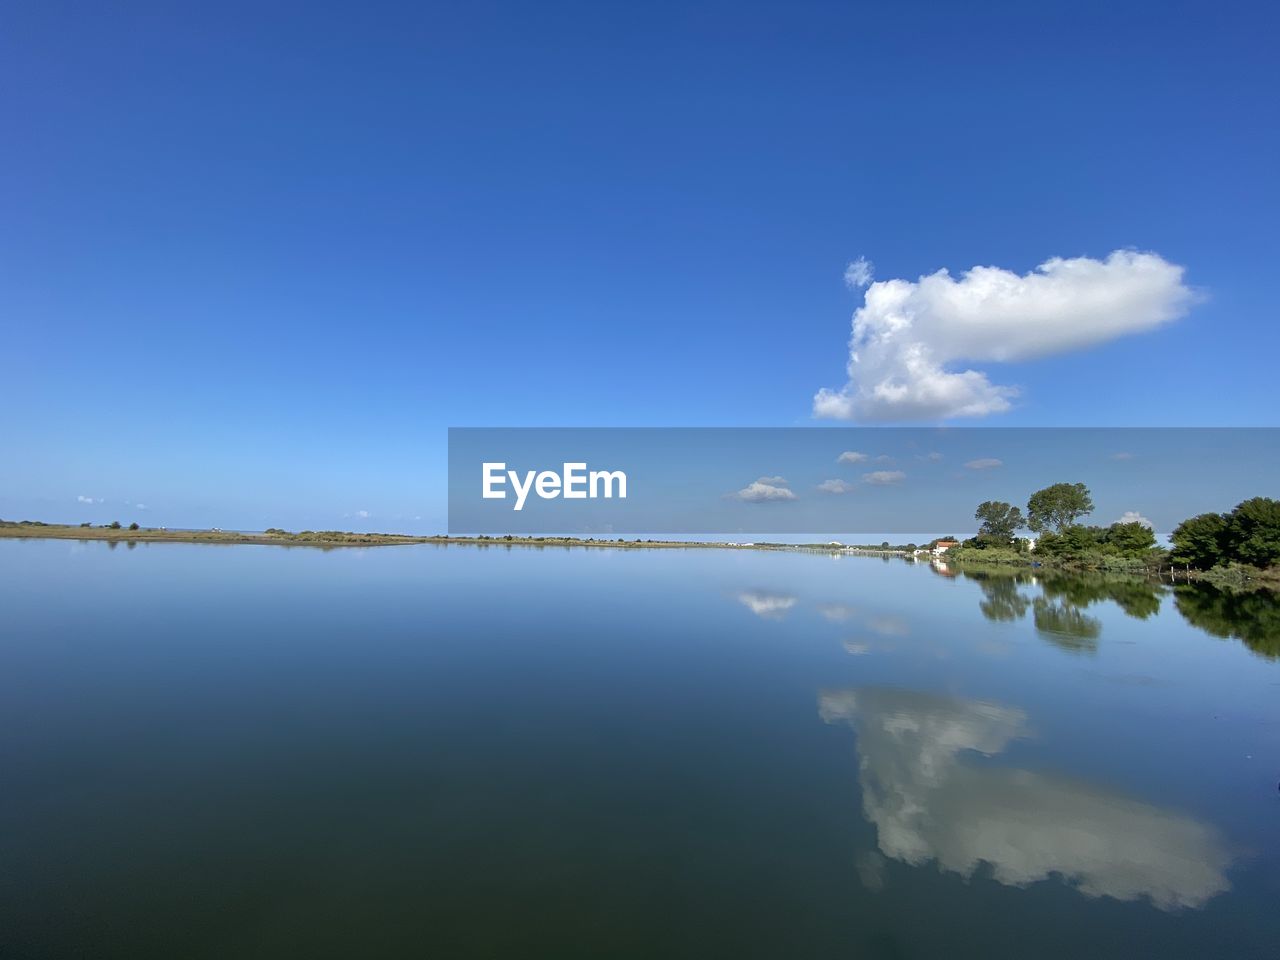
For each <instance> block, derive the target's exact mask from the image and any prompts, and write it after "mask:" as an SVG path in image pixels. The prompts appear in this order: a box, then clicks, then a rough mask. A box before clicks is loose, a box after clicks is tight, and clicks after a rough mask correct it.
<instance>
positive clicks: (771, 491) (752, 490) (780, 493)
mask: <svg viewBox="0 0 1280 960" xmlns="http://www.w3.org/2000/svg"><path fill="white" fill-rule="evenodd" d="M786 482H787V481H786V480H784V479H783V478H782V477H761V478H760V479H759V480H754V481H752V482H751V483H749V484H747V485H746V486H745V487H743V488H742V489H741V490H739V491H738V492H737V493H734V494H731V496H733V497H735V498H737V499H738V500H741V501H743V502H744V503H768V502H769V501H775V500H795V499H797V498H796V495H795V494H794V493H792V492H791V491H790V490H788V489H787V488H786V487H785V486H783V484H785V483H786Z"/></svg>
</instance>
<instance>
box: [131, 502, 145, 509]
mask: <svg viewBox="0 0 1280 960" xmlns="http://www.w3.org/2000/svg"><path fill="white" fill-rule="evenodd" d="M133 506H134V509H135V510H145V509H147V505H146V504H145V503H135V504H134V505H133Z"/></svg>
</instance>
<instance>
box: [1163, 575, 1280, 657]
mask: <svg viewBox="0 0 1280 960" xmlns="http://www.w3.org/2000/svg"><path fill="white" fill-rule="evenodd" d="M1173 602H1174V605H1175V606H1176V607H1177V608H1178V612H1179V613H1180V614H1182V616H1183V617H1184V618H1185V619H1186V621H1187V623H1189V624H1191V625H1192V626H1194V627H1199V628H1200V629H1201V630H1203V631H1204V632H1205V633H1208V634H1209V635H1211V636H1214V637H1222V638H1223V639H1235V640H1240V641H1241V642H1243V643H1244V645H1245V646H1247V647H1248V648H1249V649H1250V650H1252V651H1253V652H1254V653H1256V654H1258V655H1259V656H1262V657H1266V658H1268V659H1270V660H1275V659H1280V598H1277V597H1276V595H1275V594H1274V593H1271V592H1269V591H1266V590H1254V591H1231V590H1220V589H1218V588H1217V587H1212V586H1209V585H1208V584H1203V583H1196V584H1188V585H1187V586H1185V587H1182V586H1180V587H1178V588H1177V589H1176V591H1175V592H1174V598H1173Z"/></svg>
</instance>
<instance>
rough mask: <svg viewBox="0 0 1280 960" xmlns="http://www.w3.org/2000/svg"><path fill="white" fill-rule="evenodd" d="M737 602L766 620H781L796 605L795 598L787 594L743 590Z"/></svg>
mask: <svg viewBox="0 0 1280 960" xmlns="http://www.w3.org/2000/svg"><path fill="white" fill-rule="evenodd" d="M738 602H739V603H741V604H742V605H743V606H744V607H746V608H747V609H748V610H750V611H751V612H752V613H754V614H755V615H756V616H757V617H764V618H765V619H766V620H781V619H782V618H783V617H784V616H786V613H787V611H788V610H790V609H791V608H792V607H794V606H795V605H796V598H795V597H794V596H792V595H791V594H789V593H771V592H770V591H768V590H743V591H742V592H741V593H739V594H738Z"/></svg>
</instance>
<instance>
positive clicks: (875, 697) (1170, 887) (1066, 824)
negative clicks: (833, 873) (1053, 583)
mask: <svg viewBox="0 0 1280 960" xmlns="http://www.w3.org/2000/svg"><path fill="white" fill-rule="evenodd" d="M819 712H820V714H821V716H822V718H823V719H824V720H826V721H827V722H828V723H834V722H837V721H844V722H847V723H848V724H849V725H850V726H852V727H853V729H854V730H855V732H856V733H857V744H858V753H859V757H860V763H859V782H860V784H861V786H862V805H863V811H864V813H865V815H866V817H867V819H868V820H869V821H870V822H871V823H872V824H874V825H875V827H876V832H877V836H878V846H879V850H880V852H881V853H882V854H884V855H885V856H886V857H890V858H893V859H896V860H900V861H902V862H904V863H908V864H911V865H913V866H921V865H924V864H926V863H928V862H930V861H933V862H936V863H937V864H938V867H939V869H941V870H943V871H946V872H951V873H956V874H959V875H960V876H962V877H965V878H969V877H971V876H973V874H974V873H975V871H977V870H978V868H979V866H980V865H982V864H986V865H988V866H989V867H990V870H991V876H992V877H993V879H995V880H997V881H998V882H1000V883H1003V884H1006V885H1008V886H1014V887H1024V886H1027V885H1029V884H1031V883H1036V882H1039V881H1042V880H1049V879H1052V878H1055V877H1058V878H1061V879H1063V880H1065V881H1066V882H1067V883H1069V884H1070V885H1072V886H1073V887H1074V888H1075V889H1076V890H1078V891H1079V892H1080V893H1082V894H1083V895H1084V896H1086V897H1112V898H1114V899H1116V900H1139V899H1146V900H1149V901H1150V902H1151V903H1152V904H1153V905H1154V906H1156V907H1158V908H1160V909H1162V910H1173V909H1177V908H1181V907H1201V906H1203V905H1204V904H1205V903H1207V902H1208V901H1209V900H1210V899H1211V898H1212V897H1214V896H1215V895H1217V894H1219V893H1222V892H1223V891H1225V890H1227V889H1229V883H1228V881H1227V878H1226V876H1225V871H1226V869H1227V867H1228V866H1229V865H1230V862H1231V856H1230V855H1229V853H1228V852H1227V850H1226V847H1225V845H1224V843H1223V842H1222V840H1221V838H1220V837H1219V835H1218V833H1217V831H1216V830H1215V829H1214V828H1213V827H1211V826H1209V825H1206V824H1202V823H1200V822H1199V821H1197V820H1194V819H1192V818H1190V817H1187V816H1185V815H1182V814H1179V813H1174V812H1171V811H1167V810H1163V809H1161V808H1159V807H1155V806H1153V805H1151V804H1148V803H1144V802H1142V801H1139V800H1134V799H1131V798H1129V797H1125V796H1123V795H1121V794H1119V793H1116V792H1113V791H1110V790H1108V789H1106V788H1104V787H1100V786H1094V785H1090V784H1085V783H1082V782H1079V781H1073V780H1070V779H1067V778H1065V777H1060V776H1056V775H1053V774H1044V773H1039V772H1036V771H1031V770H1021V769H1012V768H1007V767H999V766H991V765H986V764H976V763H973V762H971V761H969V760H968V759H966V757H965V754H967V753H970V752H972V753H975V754H981V755H984V756H988V757H990V756H995V755H998V754H1000V753H1002V752H1004V750H1005V749H1006V747H1007V746H1008V744H1009V743H1010V742H1011V741H1012V740H1014V739H1015V738H1017V737H1021V736H1025V735H1026V732H1027V722H1026V716H1025V715H1024V714H1023V712H1022V711H1021V710H1018V709H1016V708H1013V707H1005V706H1001V705H998V704H991V703H982V702H978V701H969V700H960V699H956V698H952V697H944V696H935V695H932V694H925V693H916V692H911V691H905V690H896V689H878V688H865V689H858V690H849V691H837V692H828V693H824V694H822V696H821V697H820V699H819Z"/></svg>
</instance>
